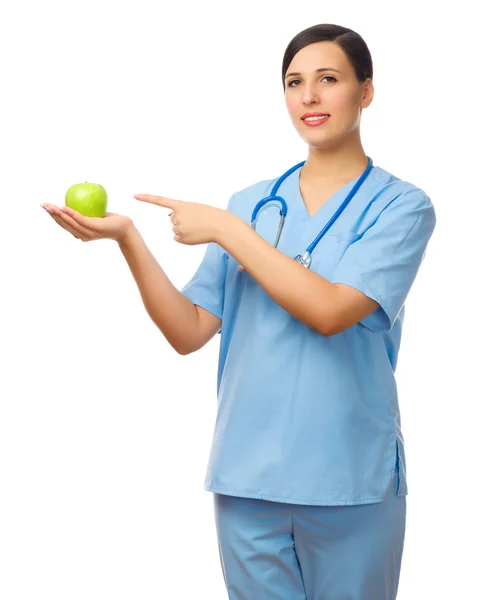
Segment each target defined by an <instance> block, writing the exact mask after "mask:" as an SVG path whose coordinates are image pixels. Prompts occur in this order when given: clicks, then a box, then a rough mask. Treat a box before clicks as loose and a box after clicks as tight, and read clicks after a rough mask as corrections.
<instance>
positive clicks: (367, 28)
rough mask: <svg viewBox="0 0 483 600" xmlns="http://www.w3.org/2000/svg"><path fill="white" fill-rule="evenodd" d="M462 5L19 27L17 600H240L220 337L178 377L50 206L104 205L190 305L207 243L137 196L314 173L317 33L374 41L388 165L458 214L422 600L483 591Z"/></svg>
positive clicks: (95, 14) (405, 402)
mask: <svg viewBox="0 0 483 600" xmlns="http://www.w3.org/2000/svg"><path fill="white" fill-rule="evenodd" d="M444 6H445V5H444V3H441V2H434V3H430V2H424V1H420V2H414V3H413V4H411V3H409V2H407V1H406V2H404V3H400V4H395V3H388V2H370V1H368V2H350V3H349V2H343V3H342V2H331V3H326V2H320V1H314V2H313V1H304V2H297V3H294V2H290V3H289V2H287V3H283V2H282V3H281V2H280V1H278V2H275V1H272V2H268V1H267V2H264V1H260V0H259V1H257V2H248V3H247V2H246V1H245V2H243V3H234V2H221V1H220V2H214V1H204V2H181V3H179V4H178V3H169V4H168V3H163V2H159V1H158V2H147V1H145V0H136V2H133V1H126V2H117V3H114V2H112V3H111V2H106V1H100V0H96V1H92V0H83V1H82V2H80V1H75V2H72V1H63V2H60V1H58V2H54V1H52V0H43V2H25V1H21V0H17V1H16V2H15V3H13V2H10V3H5V4H4V5H3V7H2V9H1V13H0V34H1V35H0V46H1V48H0V50H1V51H2V61H1V63H2V64H1V81H0V86H1V95H0V103H1V110H0V119H1V122H0V125H1V129H0V138H1V139H0V144H1V148H0V150H1V167H2V168H1V173H2V195H1V198H0V201H1V203H2V215H1V217H2V218H1V221H0V225H1V236H0V244H1V248H0V250H1V253H0V261H1V263H0V264H1V281H2V293H1V299H0V302H1V311H0V315H1V319H2V321H1V340H2V345H1V362H0V365H1V378H0V386H1V389H0V399H1V404H0V598H2V600H37V599H38V598H49V600H57V599H59V600H66V599H68V600H77V599H82V600H84V599H86V598H89V600H106V599H116V600H124V599H130V600H131V599H136V600H137V599H140V598H142V599H143V600H152V599H155V598H156V599H157V598H168V597H169V598H198V597H202V598H210V600H216V599H222V598H226V592H225V590H224V583H223V577H222V573H221V568H220V565H219V558H218V549H217V542H216V535H215V527H214V521H213V509H212V497H211V494H209V493H208V492H205V491H204V490H203V480H204V474H205V467H206V462H207V458H208V452H209V447H210V443H211V435H212V431H213V425H214V419H215V409H216V370H217V357H218V344H219V336H215V338H214V339H213V340H212V341H211V342H210V343H209V344H208V345H207V346H206V347H205V348H203V349H202V350H201V351H199V352H197V353H195V354H193V355H190V356H187V357H182V356H179V355H177V354H176V353H175V352H174V351H173V350H172V349H171V347H170V346H169V345H168V344H167V342H166V341H165V340H164V338H163V337H162V335H161V334H160V332H159V331H158V330H157V328H156V327H155V325H154V324H153V323H152V322H151V320H150V319H149V317H148V315H147V313H146V312H145V311H144V308H143V305H142V302H141V299H140V296H139V293H138V290H137V287H136V285H135V282H134V280H133V279H132V277H131V275H130V272H129V270H128V267H127V264H126V263H125V262H124V259H123V257H122V255H121V253H120V251H119V248H118V247H117V245H116V244H115V243H114V242H112V241H107V240H102V241H97V242H92V243H87V244H85V243H82V242H80V241H78V240H76V239H75V238H73V237H72V236H71V235H70V234H69V233H67V232H66V231H64V230H63V229H61V228H60V227H58V226H57V225H56V223H54V221H53V220H52V219H51V218H50V217H49V216H48V215H47V213H45V212H44V211H43V209H41V208H40V206H39V205H40V203H41V202H50V203H54V204H57V205H61V204H62V203H63V198H64V194H65V191H66V189H67V188H68V187H69V186H70V185H72V184H73V183H78V182H81V181H86V180H88V181H93V182H98V183H101V184H102V185H104V186H105V187H106V189H107V191H108V194H109V210H111V211H113V212H119V213H123V214H129V215H130V216H131V217H132V218H133V219H134V221H135V223H136V225H137V227H138V229H139V230H140V231H141V233H142V234H143V236H144V238H145V240H146V242H147V244H148V245H149V247H150V248H151V250H152V252H153V253H154V255H155V256H156V257H157V259H158V260H159V262H160V264H161V265H162V267H163V268H164V269H165V271H166V272H167V274H168V276H169V277H170V278H171V279H172V281H173V282H174V283H175V285H177V286H179V287H181V286H183V285H184V284H185V283H186V281H187V280H188V279H189V278H190V277H191V275H192V274H193V272H194V270H195V269H196V267H197V266H198V264H199V261H200V260H201V257H202V255H203V253H204V250H205V247H204V246H196V247H189V246H181V245H179V244H176V243H175V242H174V241H173V239H172V233H171V225H170V223H169V220H168V218H167V216H166V215H167V212H168V211H167V210H166V209H162V208H159V207H155V206H151V205H147V204H144V203H139V202H137V201H136V200H134V199H133V198H132V194H134V193H137V192H147V193H154V194H160V195H164V196H168V197H171V198H177V199H183V200H193V201H199V202H205V203H208V204H212V205H216V206H219V207H223V208H224V207H225V206H226V203H227V201H228V198H229V197H230V196H231V194H232V193H233V192H234V191H237V190H240V189H243V188H244V187H246V186H248V185H251V184H252V183H255V182H256V181H259V180H261V179H268V178H272V177H276V176H277V175H279V174H281V173H282V172H284V171H285V170H286V169H287V168H289V167H290V166H292V165H293V164H295V163H297V162H299V161H301V160H303V159H304V158H306V155H307V147H306V146H305V144H304V143H303V142H302V140H301V139H300V138H299V137H298V136H297V134H296V132H295V130H294V129H293V127H292V125H291V122H290V119H289V116H288V114H287V112H286V109H285V105H284V98H283V90H282V83H281V65H282V57H283V53H284V50H285V48H286V46H287V45H288V43H289V42H290V40H291V39H292V38H293V37H294V36H295V35H296V34H297V33H298V32H299V31H301V30H302V29H305V28H306V27H309V26H311V25H315V24H317V23H337V24H340V25H344V26H347V27H350V28H352V29H355V30H356V31H357V32H358V33H360V34H361V35H362V36H363V38H364V39H365V40H366V42H367V44H368V46H369V48H370V50H371V53H372V56H373V61H374V85H375V90H376V93H375V99H374V101H373V103H372V105H371V107H370V108H369V109H368V110H367V111H365V112H364V114H363V124H362V139H363V144H364V148H365V150H366V153H367V154H368V155H369V156H372V158H373V159H374V162H375V164H376V165H379V166H381V167H382V168H384V169H386V170H388V171H390V172H392V173H393V174H395V175H396V176H398V177H400V178H402V179H406V180H408V181H410V182H412V183H414V184H416V185H418V186H420V187H421V188H423V189H424V190H425V191H426V193H427V194H428V195H429V196H430V197H431V199H432V200H433V203H434V205H435V208H436V212H437V217H438V224H437V228H436V231H435V234H434V236H433V238H432V240H431V242H430V246H429V247H428V252H427V256H426V259H425V261H424V263H423V265H422V267H421V270H420V273H419V276H418V279H417V280H416V283H415V284H414V286H413V289H412V291H411V293H410V297H409V299H408V301H407V304H406V309H407V312H406V322H405V328H404V332H403V341H402V346H401V352H400V362H399V365H398V370H397V379H398V384H399V390H400V406H401V413H402V425H403V432H404V435H405V440H406V452H407V461H408V477H409V480H408V482H409V496H408V498H407V502H408V522H407V533H406V544H405V551H404V557H403V565H402V571H401V581H400V588H399V594H398V600H419V599H423V598H424V599H433V598H434V599H438V600H443V599H448V600H449V599H451V600H454V599H455V598H458V599H459V598H476V597H478V595H479V594H480V593H481V580H480V568H481V536H482V534H483V531H482V520H481V500H480V497H479V495H478V490H479V489H481V488H480V486H481V454H482V453H481V421H480V418H481V417H480V415H481V401H482V400H483V394H482V391H481V389H482V388H481V377H480V373H481V357H482V352H481V342H480V340H481V334H482V328H481V323H480V315H481V311H480V307H481V295H480V293H479V289H481V288H480V285H479V283H480V278H481V262H482V260H481V259H482V251H481V217H482V210H481V203H482V194H481V187H480V186H479V185H477V184H478V183H479V182H480V180H481V164H482V161H481V158H482V156H481V135H482V131H481V124H480V122H481V87H480V85H481V64H480V63H481V45H480V39H481V35H480V34H479V32H478V31H477V28H476V24H477V19H476V13H475V12H474V11H475V10H476V8H475V9H471V8H470V6H471V3H470V2H469V1H468V2H461V1H460V2H458V3H457V5H453V4H452V5H451V9H450V8H445V7H444ZM472 10H473V12H471V11H472ZM478 55H479V57H480V58H479V59H478ZM254 600H262V599H254Z"/></svg>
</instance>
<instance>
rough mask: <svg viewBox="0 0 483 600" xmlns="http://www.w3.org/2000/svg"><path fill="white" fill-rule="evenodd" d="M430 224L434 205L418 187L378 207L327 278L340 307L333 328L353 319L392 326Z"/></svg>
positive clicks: (421, 254)
mask: <svg viewBox="0 0 483 600" xmlns="http://www.w3.org/2000/svg"><path fill="white" fill-rule="evenodd" d="M435 224H436V216H435V211H434V207H433V205H432V203H431V201H430V199H429V198H428V197H427V196H426V194H425V193H424V192H423V191H422V190H420V189H418V188H417V189H411V190H408V191H407V192H405V193H403V194H401V195H399V196H398V197H397V198H395V199H394V200H393V201H391V202H390V203H389V204H388V205H387V206H386V207H385V208H384V210H383V211H382V212H381V213H380V215H379V216H378V218H377V219H376V221H375V222H374V223H373V224H372V225H371V226H370V227H369V228H368V229H367V230H366V231H365V233H364V234H363V235H362V236H361V237H360V238H359V239H358V240H356V241H355V242H353V243H352V244H351V245H350V246H349V248H348V249H347V250H346V252H345V254H344V256H343V257H342V259H341V261H340V262H339V264H338V265H337V268H336V270H335V273H334V274H333V276H332V277H331V281H332V283H334V284H336V286H337V288H338V292H339V297H340V306H341V309H340V311H339V316H340V322H339V321H338V319H336V325H335V329H337V330H338V331H342V330H343V329H346V328H347V327H350V326H351V325H354V324H355V323H358V322H360V323H361V324H362V325H364V326H365V327H367V328H368V329H370V330H372V331H376V332H380V333H385V332H388V331H390V330H391V329H392V326H393V325H394V322H395V320H396V318H397V316H398V314H399V312H400V311H401V308H402V306H403V305H404V302H405V300H406V297H407V295H408V293H409V291H410V289H411V287H412V284H413V282H414V279H415V277H416V275H417V273H418V270H419V267H420V265H421V263H422V261H423V259H424V255H425V252H426V247H427V244H428V242H429V239H430V238H431V236H432V233H433V230H434V227H435ZM370 300H372V301H373V302H374V303H371V302H370ZM356 319H357V320H356Z"/></svg>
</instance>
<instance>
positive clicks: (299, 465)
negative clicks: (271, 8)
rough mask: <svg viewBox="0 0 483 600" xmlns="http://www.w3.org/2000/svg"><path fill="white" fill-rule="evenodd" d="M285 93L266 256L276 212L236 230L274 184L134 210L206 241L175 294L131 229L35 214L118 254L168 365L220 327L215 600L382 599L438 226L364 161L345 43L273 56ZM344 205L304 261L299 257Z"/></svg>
mask: <svg viewBox="0 0 483 600" xmlns="http://www.w3.org/2000/svg"><path fill="white" fill-rule="evenodd" d="M282 80H283V87H284V93H285V99H286V105H287V109H288V112H289V115H290V118H291V119H292V122H293V124H294V126H295V128H296V130H297V132H298V133H299V134H300V136H301V137H302V138H303V139H304V140H305V141H306V142H307V144H308V147H309V151H308V157H307V160H306V162H305V163H304V164H301V165H297V166H296V167H295V168H294V169H292V170H291V171H290V172H289V173H288V175H287V176H286V177H285V179H284V180H283V182H282V183H281V184H280V186H279V189H278V191H276V195H277V196H281V197H283V198H284V200H285V201H286V204H287V209H288V212H287V220H286V222H285V224H284V226H283V229H282V232H281V235H280V239H279V242H278V247H277V248H275V247H274V246H273V245H272V244H273V243H274V241H275V235H276V232H277V231H278V226H279V218H280V205H279V204H278V202H275V201H270V202H268V203H267V204H265V206H263V207H261V209H260V211H259V215H258V219H257V224H256V231H254V230H253V229H252V228H251V227H250V226H249V225H250V223H251V216H252V211H253V209H254V207H255V206H256V205H257V203H258V202H259V200H260V199H262V198H266V197H268V196H269V195H270V192H271V191H272V188H273V186H274V184H275V182H276V181H277V179H278V178H276V179H270V180H266V181H261V182H259V183H256V184H255V185H252V186H250V187H248V188H246V189H244V190H242V191H240V192H237V193H235V194H234V195H233V196H232V197H231V199H230V201H229V204H228V209H227V210H221V209H217V208H213V207H210V206H206V205H203V204H197V203H191V202H182V201H176V200H170V199H167V198H162V197H160V196H150V195H145V194H137V195H136V196H135V198H137V199H138V200H141V201H145V202H151V203H154V204H158V205H159V206H162V207H167V208H169V209H171V212H170V214H169V216H170V217H171V221H172V223H173V232H174V233H175V236H174V238H175V240H176V241H178V242H180V243H182V244H188V245H191V244H205V243H206V244H208V246H207V250H206V254H205V257H204V259H203V261H202V264H201V265H200V267H199V269H198V270H197V272H196V274H195V275H194V277H193V278H192V279H191V281H190V282H189V283H188V284H187V285H186V286H185V287H184V289H183V290H182V291H181V292H180V291H178V290H177V289H175V288H174V286H173V285H172V284H171V282H170V281H169V280H168V278H167V277H166V275H165V274H164V272H163V271H162V269H161V268H160V267H159V265H158V264H157V262H156V260H155V259H154V257H153V256H152V254H151V253H150V252H149V250H148V248H147V247H146V245H145V244H144V242H143V240H142V237H141V236H140V234H139V232H138V231H137V229H136V228H135V226H134V224H133V222H132V221H131V220H130V219H129V218H127V217H125V216H122V215H115V214H112V213H108V215H107V216H106V217H105V218H103V219H89V218H87V217H83V216H82V215H79V214H78V213H76V212H75V211H72V210H70V209H68V208H66V207H62V208H61V209H59V208H57V207H55V206H53V205H44V208H46V210H48V211H49V212H50V214H51V215H52V216H53V218H54V219H55V220H56V221H57V222H58V223H59V225H61V226H62V227H64V228H65V229H66V230H67V231H70V232H71V233H72V234H73V235H74V236H75V237H77V238H79V239H81V240H84V241H86V240H92V239H99V238H102V237H104V238H106V237H108V238H112V239H114V240H116V241H117V242H118V244H119V246H120V249H121V251H122V253H123V255H124V256H125V258H126V260H127V262H128V264H129V267H130V269H131V271H132V274H133V276H134V278H135V280H136V282H137V284H138V286H139V290H140V293H141V295H142V298H143V301H144V304H145V307H146V309H147V311H148V313H149V315H150V316H151V318H152V320H153V321H154V323H155V324H156V325H157V326H158V327H159V329H160V330H161V331H162V333H163V334H164V335H165V336H166V338H167V340H168V341H169V342H170V344H171V345H172V346H173V348H175V349H176V350H177V351H178V352H179V353H181V354H188V353H191V352H194V351H195V350H198V349H199V348H201V347H202V346H204V345H205V344H206V343H207V342H208V341H209V340H210V339H211V338H212V337H213V336H214V334H215V333H216V332H218V331H219V330H220V328H221V344H220V362H219V376H218V396H219V405H218V414H217V419H216V426H215V433H214V439H213V446H212V451H211V456H210V461H209V465H208V472H207V476H206V486H205V487H206V489H207V490H209V491H212V492H213V493H214V503H215V518H216V525H217V532H218V540H219V547H220V557H221V563H222V568H223V573H224V577H225V583H226V587H227V590H228V594H229V597H230V598H231V599H237V600H242V599H243V600H265V599H280V600H282V599H284V600H305V599H310V600H320V599H322V598H323V599H324V600H336V599H337V600H340V599H342V598H347V599H349V598H350V599H351V600H393V599H394V598H395V597H396V593H397V588H398V581H399V573H400V566H401V558H402V552H403V545H404V533H405V525H406V495H407V484H406V471H405V455H404V440H403V435H402V432H401V420H400V413H399V407H398V399H397V389H396V383H395V379H394V371H395V367H396V362H397V356H398V349H399V345H400V338H401V326H402V322H403V316H404V302H405V299H406V297H407V295H408V293H409V290H410V288H411V285H412V283H413V281H414V279H415V277H416V274H417V271H418V269H419V266H420V264H421V261H422V260H423V257H424V253H425V249H426V246H427V243H428V241H429V239H430V237H431V235H432V232H433V230H434V226H435V213H434V209H433V206H432V204H431V201H430V199H429V198H428V197H427V195H426V194H425V193H424V192H423V191H422V190H421V189H419V188H417V187H416V186H414V185H412V184H410V183H408V182H405V181H401V180H400V179H398V178H397V177H395V176H393V175H391V174H390V173H388V172H387V171H385V170H383V169H382V168H380V167H375V166H373V164H372V160H371V159H369V158H368V157H367V156H366V154H365V152H364V150H363V147H362V143H361V138H360V119H361V114H362V110H363V109H365V108H367V107H368V106H369V105H370V104H371V101H372V98H373V94H374V88H373V84H372V60H371V55H370V53H369V50H368V48H367V46H366V44H365V42H364V41H363V40H362V38H361V37H360V36H359V35H358V34H357V33H355V32H353V31H351V30H350V29H347V28H344V27H339V26H336V25H317V26H314V27H311V28H309V29H306V30H305V31H302V32H301V33H299V34H298V35H297V36H295V38H294V39H293V40H292V41H291V42H290V44H289V45H288V47H287V49H286V51H285V56H284V59H283V67H282ZM351 193H352V196H351ZM346 199H349V202H348V204H346V205H345V208H344V209H343V212H341V213H340V215H339V216H338V218H337V220H336V221H335V222H333V224H332V225H331V226H330V228H329V229H328V230H327V232H326V233H325V234H324V235H323V237H322V238H321V239H320V241H319V243H318V244H317V245H316V247H315V249H313V251H312V253H311V263H310V264H308V262H309V261H308V260H306V259H308V258H309V256H308V255H307V254H305V249H306V248H307V247H308V246H309V244H310V242H312V240H314V238H317V235H318V234H319V232H320V231H321V230H323V229H324V228H325V227H326V225H327V224H328V223H331V218H332V217H333V215H334V214H336V212H337V210H338V209H339V208H340V207H341V206H344V201H345V200H346ZM296 255H299V256H302V258H299V260H298V261H295V260H293V258H294V257H295V256H296Z"/></svg>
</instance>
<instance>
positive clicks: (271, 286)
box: [218, 218, 338, 335]
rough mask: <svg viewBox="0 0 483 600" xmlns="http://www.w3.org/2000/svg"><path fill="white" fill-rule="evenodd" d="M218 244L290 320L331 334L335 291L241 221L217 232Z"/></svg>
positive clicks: (336, 293)
mask: <svg viewBox="0 0 483 600" xmlns="http://www.w3.org/2000/svg"><path fill="white" fill-rule="evenodd" d="M219 235H220V238H219V242H218V243H219V244H220V245H221V246H222V247H223V248H225V250H226V251H227V252H228V253H229V254H230V255H231V256H233V258H234V259H235V260H236V261H237V262H239V263H241V264H242V265H243V266H244V267H245V269H246V271H247V272H248V273H249V274H250V275H251V276H252V277H253V278H254V279H255V280H256V281H257V282H258V284H259V285H260V286H261V287H262V288H263V289H264V290H265V292H266V293H267V294H268V295H269V296H270V297H271V298H272V299H273V300H274V301H275V302H276V303H277V304H279V305H280V306H281V307H282V308H284V309H285V310H286V311H287V312H288V313H290V314H291V315H292V316H293V317H295V318H296V319H298V320H299V321H302V322H303V323H305V324H306V325H308V326H309V327H311V328H312V329H314V330H316V331H318V332H319V333H321V334H322V335H331V332H332V329H333V327H334V318H335V315H336V306H337V296H338V288H337V286H336V285H334V284H333V283H331V282H330V281H328V280H327V279H324V278H323V277H321V276H320V275H318V274H317V273H314V272H313V271H311V270H310V269H306V268H305V267H303V266H302V265H299V264H298V263H296V262H295V261H294V260H293V259H292V258H290V257H288V256H286V255H285V254H283V253H282V252H280V251H278V250H277V249H275V248H274V247H273V246H271V245H270V244H269V243H268V242H267V241H265V240H264V239H263V238H262V237H260V236H259V235H258V234H257V233H256V232H254V231H253V230H252V229H251V228H250V227H249V226H248V225H247V224H246V223H244V222H243V221H242V220H241V219H238V218H237V219H236V221H234V222H232V223H231V226H230V227H229V229H227V230H225V233H220V234H219Z"/></svg>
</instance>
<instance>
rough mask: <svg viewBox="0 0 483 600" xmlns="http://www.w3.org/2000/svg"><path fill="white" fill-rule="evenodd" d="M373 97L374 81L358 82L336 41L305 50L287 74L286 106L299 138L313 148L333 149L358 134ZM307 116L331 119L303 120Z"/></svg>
mask: <svg viewBox="0 0 483 600" xmlns="http://www.w3.org/2000/svg"><path fill="white" fill-rule="evenodd" d="M321 69H323V71H319V72H318V70H321ZM294 73H296V74H294ZM373 94H374V88H373V86H372V81H371V80H370V79H366V81H365V82H364V83H361V82H360V81H358V80H357V79H356V76H355V73H354V69H353V67H352V65H351V63H350V62H349V60H348V58H347V56H346V54H345V52H344V51H343V50H342V48H341V47H340V46H339V45H338V44H336V43H334V42H317V43H314V44H310V45H308V46H306V47H305V48H302V50H300V51H299V52H298V53H297V54H296V55H295V56H294V58H293V59H292V62H291V63H290V65H289V67H288V69H287V72H286V74H285V103H286V105H287V109H288V111H289V114H290V118H291V119H292V123H293V124H294V126H295V129H296V130H297V132H298V133H299V135H300V137H301V138H302V139H303V140H304V141H305V142H307V144H309V146H311V147H314V148H330V147H333V146H335V145H337V144H339V143H341V142H343V141H344V140H345V139H347V137H349V136H350V135H351V134H352V133H353V132H354V131H356V130H357V129H358V128H359V124H360V117H361V109H362V108H367V106H369V104H370V103H371V101H372V97H373ZM306 113H322V114H324V115H329V117H328V118H325V119H323V120H319V121H311V120H304V119H303V118H302V117H303V116H304V115H305V114H306Z"/></svg>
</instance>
